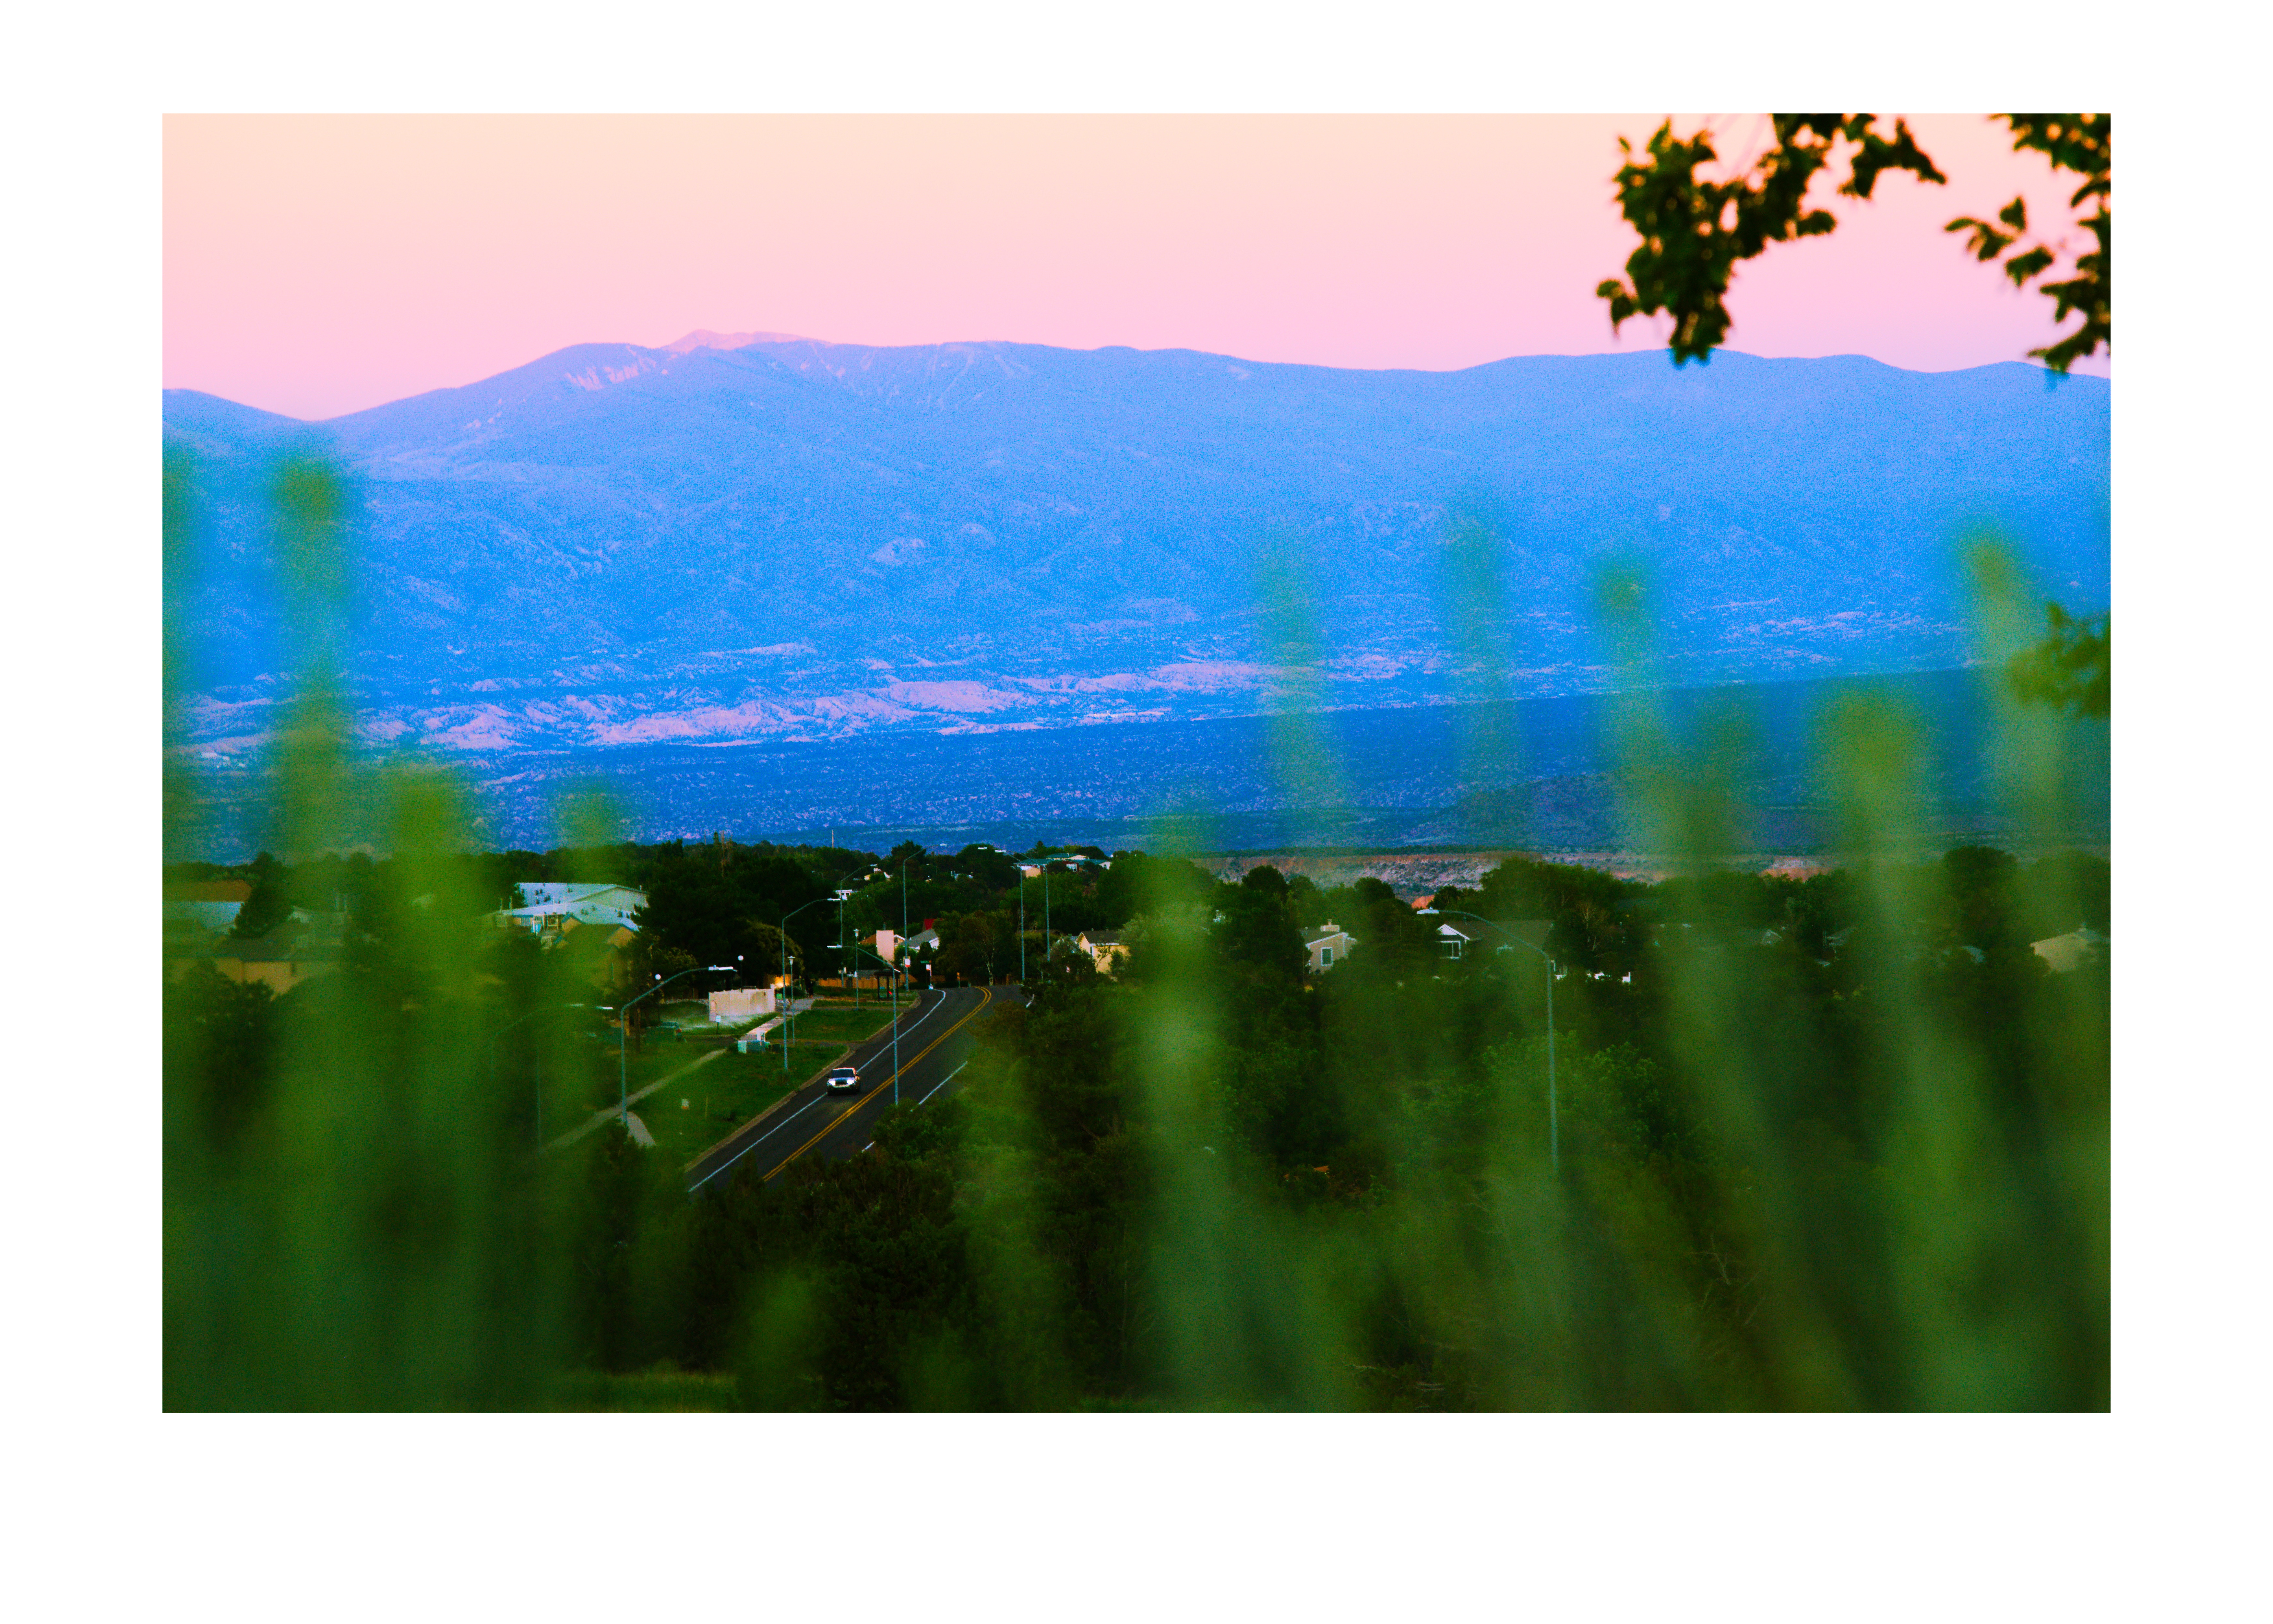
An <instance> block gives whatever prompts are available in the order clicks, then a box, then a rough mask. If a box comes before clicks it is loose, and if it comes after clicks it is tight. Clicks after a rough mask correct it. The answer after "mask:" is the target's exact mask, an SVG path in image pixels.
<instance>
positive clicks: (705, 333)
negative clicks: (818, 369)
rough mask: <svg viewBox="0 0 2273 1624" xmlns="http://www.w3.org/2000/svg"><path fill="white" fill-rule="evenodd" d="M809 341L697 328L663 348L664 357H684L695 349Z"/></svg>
mask: <svg viewBox="0 0 2273 1624" xmlns="http://www.w3.org/2000/svg"><path fill="white" fill-rule="evenodd" d="M808 342H810V341H809V340H807V339H805V338H803V337H801V336H799V334H797V333H713V332H711V331H710V329H709V328H708V327H697V328H695V329H694V332H692V333H687V334H686V336H685V337H683V338H680V339H677V340H674V341H671V343H668V344H665V345H664V347H663V353H664V355H686V354H687V353H688V352H690V351H692V350H697V349H739V348H742V347H743V346H744V345H745V344H804V343H808Z"/></svg>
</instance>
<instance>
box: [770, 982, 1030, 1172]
mask: <svg viewBox="0 0 2273 1624" xmlns="http://www.w3.org/2000/svg"><path fill="white" fill-rule="evenodd" d="M993 1002H994V988H992V987H986V988H982V989H981V990H980V992H979V1007H978V1008H977V1009H973V1010H972V1011H971V1014H967V1015H965V1016H964V1017H963V1019H962V1020H960V1021H958V1022H956V1023H955V1024H954V1025H953V1026H951V1027H949V1028H948V1029H947V1030H945V1031H944V1032H941V1034H940V1035H939V1036H938V1037H934V1038H933V1039H932V1040H931V1042H930V1043H928V1044H925V1045H924V1050H923V1054H919V1055H918V1056H916V1058H915V1059H912V1060H910V1061H909V1062H908V1066H919V1065H921V1064H922V1063H923V1058H924V1055H925V1054H929V1053H930V1052H931V1051H933V1050H934V1049H936V1048H938V1047H939V1046H940V1045H941V1044H943V1043H945V1042H946V1041H947V1040H948V1039H949V1038H950V1037H954V1036H955V1035H956V1033H957V1032H960V1031H961V1030H962V1029H964V1027H966V1026H969V1025H970V1024H971V1021H972V1020H973V1019H974V1018H976V1017H977V1015H978V1014H979V1011H980V1010H983V1009H985V1008H986V1006H987V1005H989V1004H991V1003H993ZM908 1066H901V1067H899V1069H898V1070H896V1071H895V1072H893V1074H892V1075H891V1076H890V1077H887V1078H885V1079H884V1081H882V1082H880V1083H878V1084H877V1085H876V1086H875V1087H874V1088H873V1089H869V1090H868V1091H867V1092H866V1094H863V1095H862V1096H860V1097H859V1099H857V1100H854V1101H853V1102H852V1103H851V1104H850V1105H847V1106H846V1107H845V1108H844V1110H842V1111H838V1112H837V1113H836V1115H835V1116H833V1117H831V1118H830V1119H829V1126H826V1127H824V1128H822V1129H821V1132H819V1133H818V1134H814V1136H813V1137H812V1138H811V1139H808V1140H806V1141H805V1142H804V1143H803V1144H801V1145H799V1147H798V1148H797V1149H794V1150H792V1151H791V1152H790V1153H789V1154H788V1155H787V1156H784V1157H782V1159H781V1161H780V1162H779V1163H778V1164H776V1166H775V1167H774V1170H773V1172H769V1173H768V1174H767V1175H766V1177H765V1179H760V1180H758V1182H759V1183H761V1184H763V1183H765V1182H766V1181H767V1179H771V1178H773V1176H774V1174H775V1173H778V1172H780V1171H781V1170H782V1169H783V1168H784V1167H787V1166H788V1165H789V1164H791V1162H794V1161H796V1160H797V1158H798V1157H799V1156H803V1155H804V1154H805V1153H806V1151H808V1150H810V1149H813V1148H814V1146H815V1145H817V1144H819V1143H820V1142H821V1141H822V1140H824V1139H826V1138H828V1137H829V1135H830V1134H833V1133H835V1132H836V1128H837V1126H838V1125H839V1124H840V1123H842V1122H843V1121H844V1119H846V1118H847V1117H849V1116H851V1114H852V1113H853V1112H854V1111H858V1110H859V1109H860V1107H861V1106H863V1105H865V1104H867V1103H868V1102H869V1101H870V1100H872V1099H874V1098H875V1097H876V1096H878V1095H879V1094H881V1093H882V1092H883V1091H884V1089H886V1088H887V1087H888V1086H889V1085H890V1083H891V1082H892V1081H894V1079H896V1078H897V1077H898V1076H899V1075H900V1074H902V1073H903V1072H905V1071H906V1070H907V1068H908Z"/></svg>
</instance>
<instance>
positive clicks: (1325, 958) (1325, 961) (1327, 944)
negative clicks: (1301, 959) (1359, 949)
mask: <svg viewBox="0 0 2273 1624" xmlns="http://www.w3.org/2000/svg"><path fill="white" fill-rule="evenodd" d="M1302 945H1303V947H1306V948H1307V949H1309V954H1310V969H1312V970H1313V971H1318V970H1329V969H1332V968H1333V967H1334V962H1335V961H1336V960H1337V959H1346V958H1347V957H1349V952H1350V949H1351V948H1353V947H1356V946H1357V939H1356V938H1355V937H1354V936H1352V935H1351V934H1350V933H1349V932H1347V931H1345V930H1343V929H1342V928H1341V926H1339V925H1338V924H1335V923H1334V922H1333V921H1332V920H1331V919H1329V920H1327V921H1326V922H1325V924H1322V925H1319V926H1317V928H1316V929H1314V930H1309V931H1305V932H1302Z"/></svg>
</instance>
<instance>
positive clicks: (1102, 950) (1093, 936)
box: [1073, 931, 1129, 976]
mask: <svg viewBox="0 0 2273 1624" xmlns="http://www.w3.org/2000/svg"><path fill="white" fill-rule="evenodd" d="M1073 945H1074V946H1075V947H1078V948H1080V949H1081V950H1082V951H1083V952H1084V953H1085V954H1088V955H1089V960H1090V962H1091V963H1092V964H1094V965H1096V966H1097V973H1098V974H1099V975H1100V976H1109V975H1111V974H1112V973H1113V968H1114V965H1116V964H1118V963H1120V962H1121V960H1123V959H1125V958H1127V957H1128V956H1129V944H1128V943H1127V942H1126V941H1124V940H1122V939H1121V932H1118V931H1084V932H1082V933H1081V934H1080V935H1079V936H1076V937H1075V938H1074V939H1073Z"/></svg>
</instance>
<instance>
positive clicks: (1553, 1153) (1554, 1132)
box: [1437, 908, 1563, 1178]
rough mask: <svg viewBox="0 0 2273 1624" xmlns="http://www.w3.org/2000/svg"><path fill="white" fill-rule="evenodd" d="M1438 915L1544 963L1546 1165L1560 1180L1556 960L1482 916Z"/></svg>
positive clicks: (1449, 911) (1453, 911) (1454, 910)
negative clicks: (1495, 935)
mask: <svg viewBox="0 0 2273 1624" xmlns="http://www.w3.org/2000/svg"><path fill="white" fill-rule="evenodd" d="M1437 912H1438V913H1445V914H1456V915H1458V916H1459V917H1461V918H1463V919H1473V920H1474V921H1475V922H1476V923H1477V924H1483V925H1490V926H1491V928H1492V929H1493V930H1495V931H1498V932H1499V933H1500V934H1501V935H1502V936H1504V937H1506V938H1507V939H1508V940H1510V941H1512V942H1513V943H1515V944H1516V945H1517V946H1518V947H1529V948H1531V951H1532V952H1534V953H1535V954H1538V955H1539V956H1540V957H1541V958H1542V959H1543V960H1545V961H1546V963H1547V1164H1548V1167H1549V1169H1550V1170H1551V1171H1553V1172H1554V1173H1555V1175H1556V1176H1557V1178H1560V1177H1561V1176H1562V1173H1563V1143H1562V1120H1561V1117H1560V1114H1559V1112H1558V1111H1557V1107H1556V1103H1555V961H1554V959H1553V958H1552V957H1550V956H1549V954H1548V952H1547V950H1546V949H1545V948H1544V947H1533V946H1532V944H1531V943H1529V942H1527V941H1525V940H1524V939H1523V938H1521V937H1520V936H1518V935H1517V934H1516V933H1515V932H1512V931H1510V930H1506V929H1504V928H1503V927H1501V926H1499V925H1497V924H1492V922H1491V921H1490V920H1489V919H1487V918H1485V917H1483V916H1482V914H1472V913H1469V912H1467V910H1466V909H1459V908H1440V909H1437Z"/></svg>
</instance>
